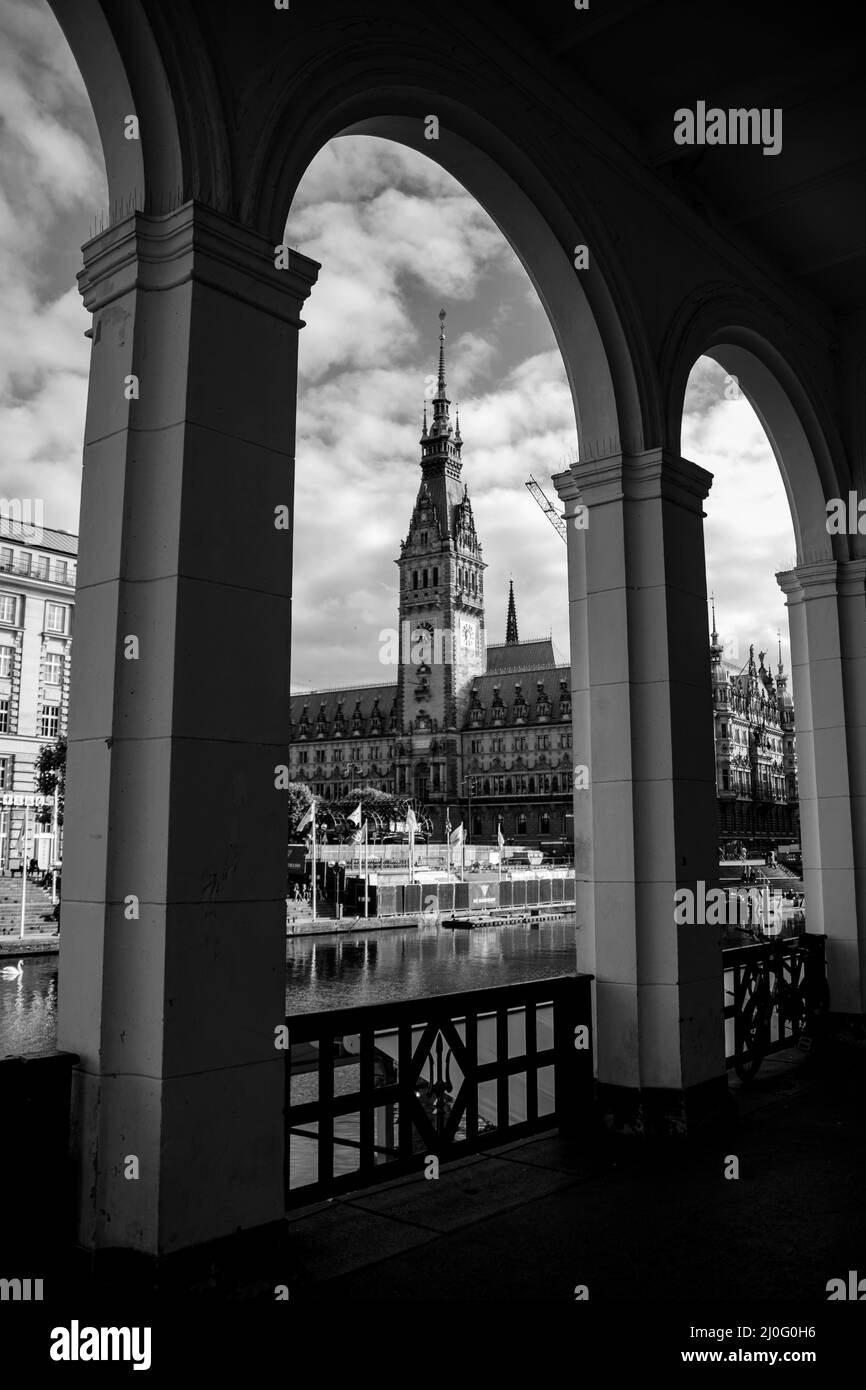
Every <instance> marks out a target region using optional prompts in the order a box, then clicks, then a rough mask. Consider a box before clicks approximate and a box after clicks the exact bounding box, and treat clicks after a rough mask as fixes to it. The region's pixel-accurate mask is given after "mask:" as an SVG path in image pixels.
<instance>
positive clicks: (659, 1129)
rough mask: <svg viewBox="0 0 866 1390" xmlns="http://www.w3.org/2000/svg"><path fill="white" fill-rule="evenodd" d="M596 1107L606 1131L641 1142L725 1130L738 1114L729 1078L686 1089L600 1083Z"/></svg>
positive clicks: (724, 1077)
mask: <svg viewBox="0 0 866 1390" xmlns="http://www.w3.org/2000/svg"><path fill="white" fill-rule="evenodd" d="M596 1107H597V1112H598V1115H599V1118H600V1120H601V1122H602V1124H603V1125H604V1127H605V1129H607V1130H608V1131H609V1132H612V1133H615V1134H622V1135H629V1136H632V1137H634V1138H641V1139H676V1138H687V1137H689V1138H690V1137H692V1136H693V1135H695V1134H696V1133H701V1134H703V1133H706V1132H707V1131H710V1130H713V1129H716V1128H720V1127H724V1126H726V1125H727V1124H729V1123H730V1121H731V1119H732V1118H734V1117H735V1115H736V1107H735V1105H734V1102H733V1100H732V1099H731V1097H730V1095H729V1093H728V1078H727V1076H714V1077H711V1078H710V1080H709V1081H702V1082H701V1083H700V1084H699V1085H697V1086H688V1087H686V1089H685V1090H674V1089H671V1090H666V1089H662V1088H655V1087H647V1088H645V1089H643V1090H641V1089H639V1088H637V1087H632V1086H611V1085H608V1084H605V1083H603V1082H600V1083H599V1085H598V1087H597V1090H596Z"/></svg>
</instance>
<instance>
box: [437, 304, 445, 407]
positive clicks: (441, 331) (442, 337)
mask: <svg viewBox="0 0 866 1390" xmlns="http://www.w3.org/2000/svg"><path fill="white" fill-rule="evenodd" d="M438 388H439V389H438V395H440V396H444V395H445V310H444V309H440V310H439V382H438Z"/></svg>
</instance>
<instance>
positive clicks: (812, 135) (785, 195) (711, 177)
mask: <svg viewBox="0 0 866 1390" xmlns="http://www.w3.org/2000/svg"><path fill="white" fill-rule="evenodd" d="M497 8H498V9H500V10H503V11H507V12H508V14H509V17H510V19H511V20H512V22H513V23H514V25H515V26H516V27H517V26H519V27H520V28H521V29H523V30H524V32H525V33H526V34H527V44H528V45H530V44H531V45H532V46H533V47H534V49H535V54H534V56H535V59H536V61H539V60H540V61H542V62H544V63H545V64H555V65H556V66H557V67H559V68H560V71H561V72H562V73H563V74H564V72H566V71H567V72H569V73H571V74H572V75H573V77H574V78H576V79H577V83H575V86H578V85H579V86H580V87H583V88H586V89H589V91H590V92H592V93H593V94H594V95H595V96H596V97H597V98H598V100H599V102H600V103H601V104H602V105H603V106H605V107H606V108H607V110H608V112H609V113H610V122H609V125H610V128H611V129H613V130H622V129H625V130H626V131H627V132H628V133H629V134H631V136H632V137H633V140H634V142H635V143H634V144H632V148H633V150H635V149H636V152H637V153H638V155H639V157H640V158H641V159H642V162H643V163H644V164H645V165H646V166H647V167H649V168H650V169H652V170H653V171H654V173H655V175H656V177H657V178H658V179H659V180H661V181H662V182H663V183H664V184H665V185H666V187H667V188H668V189H669V190H670V191H673V192H674V193H676V194H677V195H678V196H679V197H680V198H681V199H683V201H685V202H686V203H688V204H689V205H690V206H691V207H692V208H693V210H696V211H698V212H699V214H701V215H702V216H703V217H705V218H706V219H707V220H708V221H710V222H712V224H713V226H714V227H715V229H716V230H717V231H718V230H719V229H720V228H721V229H723V228H724V227H725V225H728V226H730V227H731V228H732V229H733V230H734V231H735V233H736V235H737V240H738V241H740V243H741V244H742V240H743V239H746V240H747V241H750V242H751V243H752V244H753V245H754V246H755V248H756V249H757V250H758V251H759V252H760V254H761V255H762V257H763V258H764V259H765V260H767V261H769V262H771V263H772V264H773V265H775V266H777V267H778V268H779V270H780V271H781V272H783V274H784V276H785V277H786V278H788V279H790V281H792V282H793V283H794V284H795V285H797V286H799V287H800V288H801V289H803V290H805V291H807V292H808V293H809V294H810V295H812V296H814V297H815V298H817V299H820V300H821V301H823V303H824V304H825V306H826V307H827V308H828V309H829V310H830V311H831V312H832V313H834V314H837V315H840V316H843V317H845V316H847V315H850V314H853V313H856V312H857V311H858V310H860V311H862V310H863V308H864V307H866V178H864V173H866V82H864V71H863V70H864V51H866V49H864V44H863V42H862V40H859V41H858V39H857V33H858V28H859V25H858V22H857V21H858V18H859V20H860V21H861V22H862V12H861V13H860V14H859V16H858V14H857V11H856V10H855V9H854V7H853V6H847V5H845V6H843V5H840V4H837V3H835V0H830V2H829V3H827V4H821V5H819V6H815V5H809V6H806V5H803V6H802V7H800V6H798V5H796V4H793V5H792V4H791V3H790V0H760V3H756V0H725V3H724V4H718V5H717V4H712V3H706V0H699V3H696V0H604V3H601V2H600V0H599V3H596V0H592V3H591V4H590V7H589V9H588V10H587V11H585V12H578V13H569V7H568V6H562V7H560V6H558V5H552V4H543V5H526V4H525V3H524V0H504V3H501V4H499V5H498V6H497ZM524 51H525V52H526V55H527V56H530V53H531V49H530V48H529V47H527V48H526V49H525V50H524ZM698 100H705V101H706V102H707V105H708V106H719V107H722V108H723V109H728V108H729V107H741V106H745V107H752V106H757V107H781V108H782V110H783V112H784V116H783V150H782V153H781V154H780V155H778V156H765V155H763V154H762V153H761V152H760V151H758V150H742V149H737V148H726V147H724V146H713V147H710V148H707V147H706V146H704V147H699V148H695V147H688V146H678V145H675V144H674V140H673V124H674V123H673V113H674V111H676V110H677V108H678V107H690V108H692V109H694V107H695V103H696V102H697V101H698ZM786 150H788V151H790V152H791V157H786Z"/></svg>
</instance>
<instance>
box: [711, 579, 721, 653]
mask: <svg viewBox="0 0 866 1390" xmlns="http://www.w3.org/2000/svg"><path fill="white" fill-rule="evenodd" d="M710 603H711V605H712V609H713V630H712V632H711V633H710V655H711V656H712V659H713V661H714V662H715V663H716V665H718V663H719V662H720V661H721V659H722V653H723V651H724V647H723V646H722V644H721V642H720V641H719V634H718V632H717V631H716V596H715V594H710Z"/></svg>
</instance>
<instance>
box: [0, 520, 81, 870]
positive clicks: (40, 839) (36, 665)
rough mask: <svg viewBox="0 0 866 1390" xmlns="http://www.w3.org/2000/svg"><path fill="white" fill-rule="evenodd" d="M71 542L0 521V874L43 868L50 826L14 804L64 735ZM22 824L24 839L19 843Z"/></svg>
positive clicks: (74, 548) (29, 790) (74, 553)
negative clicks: (43, 753)
mask: <svg viewBox="0 0 866 1390" xmlns="http://www.w3.org/2000/svg"><path fill="white" fill-rule="evenodd" d="M77 557H78V538H77V537H76V536H72V535H70V534H68V533H67V532H66V531H56V530H52V529H51V528H49V527H47V526H46V527H43V526H39V527H35V526H27V525H23V524H22V523H21V522H18V521H15V520H10V519H8V518H6V517H5V516H4V517H0V873H4V874H5V873H8V872H10V870H13V869H18V868H20V867H21V865H22V864H25V865H26V864H27V863H29V861H30V860H31V859H36V860H37V861H38V862H39V864H40V866H41V867H48V864H49V862H50V858H51V853H52V844H51V838H52V825H51V819H50V817H49V816H48V815H47V813H46V819H45V820H44V821H40V820H39V818H38V812H37V811H36V810H34V809H33V808H28V809H27V810H26V812H25V807H24V805H22V804H20V803H21V802H22V800H23V799H24V798H26V797H28V796H32V795H33V793H35V792H36V790H37V788H36V773H35V763H36V758H37V756H38V754H39V750H40V748H41V747H42V746H43V745H44V744H50V743H53V742H54V741H55V740H56V739H57V738H60V737H65V735H66V724H67V716H68V708H69V668H70V659H71V652H72V630H73V613H74V605H75V576H76V567H77ZM25 820H26V837H25Z"/></svg>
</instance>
